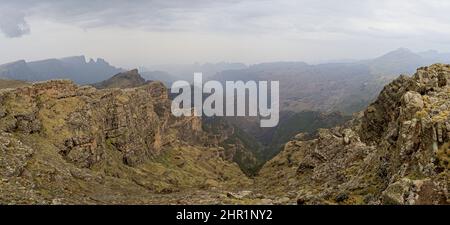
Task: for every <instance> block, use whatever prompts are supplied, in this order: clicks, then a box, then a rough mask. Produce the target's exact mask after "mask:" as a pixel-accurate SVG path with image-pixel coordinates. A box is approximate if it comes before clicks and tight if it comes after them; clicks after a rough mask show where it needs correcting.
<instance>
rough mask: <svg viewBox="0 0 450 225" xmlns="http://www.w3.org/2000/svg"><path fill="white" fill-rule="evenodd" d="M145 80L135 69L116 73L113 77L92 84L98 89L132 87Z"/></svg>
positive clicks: (140, 84)
mask: <svg viewBox="0 0 450 225" xmlns="http://www.w3.org/2000/svg"><path fill="white" fill-rule="evenodd" d="M146 83H147V82H146V81H145V79H144V78H142V77H141V75H140V74H139V72H138V70H137V69H134V70H131V71H128V72H123V73H118V74H116V75H114V76H113V77H111V78H109V79H107V80H104V81H102V82H99V83H96V84H93V85H92V86H94V87H96V88H98V89H106V88H132V87H139V86H142V85H144V84H146Z"/></svg>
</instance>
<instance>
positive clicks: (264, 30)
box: [0, 0, 450, 68]
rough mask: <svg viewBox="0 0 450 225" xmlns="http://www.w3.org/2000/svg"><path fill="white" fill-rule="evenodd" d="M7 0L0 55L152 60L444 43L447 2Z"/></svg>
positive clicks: (313, 56)
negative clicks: (0, 52)
mask: <svg viewBox="0 0 450 225" xmlns="http://www.w3.org/2000/svg"><path fill="white" fill-rule="evenodd" d="M346 3H347V4H342V3H339V2H336V1H320V2H318V1H311V0H302V1H293V0H282V1H279V2H277V4H273V2H271V1H256V0H230V1H221V2H217V1H216V2H211V1H206V0H196V1H189V2H184V1H160V0H156V1H133V2H125V1H119V0H115V1H109V2H108V3H107V4H104V3H103V4H102V2H101V1H74V0H63V1H52V0H45V1H36V0H25V1H20V2H18V1H10V0H5V1H2V2H1V3H0V31H1V32H0V49H2V53H3V54H1V55H0V64H3V63H8V62H12V61H16V60H19V59H25V60H27V61H34V60H40V59H46V58H60V57H66V56H74V55H86V57H87V58H104V59H106V60H107V61H108V62H110V63H111V64H112V65H115V66H118V67H123V68H135V67H140V66H146V67H148V66H151V65H161V64H192V63H196V62H198V63H206V62H212V63H215V62H239V63H245V64H247V65H249V64H256V63H263V62H273V61H303V62H307V63H317V62H326V61H334V60H344V59H345V60H346V59H350V60H361V59H368V58H374V57H377V56H380V55H383V54H385V53H387V52H389V51H392V50H395V49H397V48H399V47H406V48H408V49H411V50H412V51H414V52H420V51H426V50H429V49H435V50H438V51H440V52H450V42H449V40H450V23H449V22H450V21H449V20H450V18H449V17H448V16H447V13H448V11H449V9H450V2H447V1H438V0H433V1H422V0H416V1H406V0H400V1H387V0H383V1H372V0H369V1H356V0H351V1H347V2H346Z"/></svg>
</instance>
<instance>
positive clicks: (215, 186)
mask: <svg viewBox="0 0 450 225" xmlns="http://www.w3.org/2000/svg"><path fill="white" fill-rule="evenodd" d="M0 153H1V154H0V155H1V157H0V203H1V204H6V203H7V204H24V203H25V204H30V203H43V204H66V203H70V204H80V203H89V204H99V203H100V204H119V203H124V204H129V203H134V204H143V203H147V204H152V203H159V204H168V203H174V204H175V203H178V204H180V203H181V204H183V203H193V202H195V203H208V202H209V203H217V202H218V201H219V202H226V196H225V197H224V198H225V200H221V199H220V198H221V196H223V194H221V193H222V192H221V191H220V190H224V189H226V190H234V189H236V188H240V187H242V186H245V185H248V184H249V183H250V180H249V179H247V178H246V176H245V175H244V174H243V173H242V172H241V171H240V169H239V168H238V166H237V165H235V164H232V163H230V162H228V161H225V160H223V159H222V157H223V149H222V148H220V147H218V146H217V141H216V140H215V139H211V138H210V137H208V135H207V134H206V133H205V132H204V131H203V130H202V127H201V120H200V119H199V118H196V117H181V118H175V117H173V116H172V114H171V113H170V100H169V99H168V97H167V89H166V88H165V87H164V86H163V85H162V84H161V83H159V82H151V83H148V84H146V85H144V86H140V87H138V88H131V89H105V90H97V89H95V88H93V87H89V86H86V87H79V86H76V85H75V84H73V83H72V82H71V81H64V80H54V81H47V82H43V83H35V84H33V85H32V86H27V87H21V88H17V89H4V90H0ZM199 192H200V193H199ZM215 193H217V194H215ZM189 196H190V197H189Z"/></svg>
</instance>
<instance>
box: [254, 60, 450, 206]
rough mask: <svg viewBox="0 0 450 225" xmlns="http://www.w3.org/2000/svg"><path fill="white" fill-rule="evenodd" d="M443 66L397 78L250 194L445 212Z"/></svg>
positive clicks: (282, 157) (293, 146)
mask: <svg viewBox="0 0 450 225" xmlns="http://www.w3.org/2000/svg"><path fill="white" fill-rule="evenodd" d="M449 160H450V65H441V64H436V65H432V66H429V67H422V68H419V69H418V70H417V72H416V73H415V75H413V76H412V77H408V76H400V77H399V78H397V79H396V80H394V81H393V82H392V83H390V84H389V85H387V86H386V87H385V88H384V89H383V91H382V92H381V93H380V95H379V97H378V98H377V100H376V101H375V102H374V103H372V104H371V105H370V106H369V107H368V108H367V109H366V110H365V111H363V112H362V113H360V114H358V115H357V116H356V118H354V119H353V120H352V121H350V122H348V123H347V124H346V125H344V126H341V127H335V128H332V129H322V130H320V131H319V134H318V138H316V139H314V140H304V139H303V138H302V135H301V134H299V135H297V137H296V138H295V139H294V140H292V141H290V142H288V143H287V144H286V145H285V148H284V150H283V151H282V152H281V153H280V154H279V155H278V156H276V157H275V158H274V159H273V160H271V161H269V162H268V163H266V165H265V166H264V167H263V168H262V170H261V171H260V176H259V177H258V178H257V186H258V187H259V188H260V191H261V192H264V193H266V194H267V195H275V196H286V197H287V198H288V199H291V200H292V201H297V203H299V204H449V203H450V202H449V193H448V187H449V175H450V173H449V168H450V166H449Z"/></svg>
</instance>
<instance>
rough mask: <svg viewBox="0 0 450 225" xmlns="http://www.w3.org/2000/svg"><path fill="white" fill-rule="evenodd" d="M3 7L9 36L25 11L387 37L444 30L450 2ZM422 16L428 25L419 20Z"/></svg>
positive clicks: (175, 1) (43, 1) (66, 1)
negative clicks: (10, 12)
mask: <svg viewBox="0 0 450 225" xmlns="http://www.w3.org/2000/svg"><path fill="white" fill-rule="evenodd" d="M4 5H7V6H8V5H9V7H13V8H14V9H16V10H15V11H13V12H15V13H16V14H14V15H10V18H11V19H10V20H2V22H1V24H0V25H1V29H2V31H3V32H4V33H5V34H7V35H8V36H20V34H23V33H27V32H29V27H28V25H27V23H26V21H25V19H24V15H27V16H36V17H41V18H45V19H49V20H54V21H58V22H62V23H68V24H75V25H77V26H80V27H83V28H95V27H102V26H120V27H131V28H140V29H145V30H150V31H155V30H157V31H178V30H187V31H194V32H195V31H207V32H230V33H272V34H280V35H281V34H284V33H297V34H302V33H305V34H314V33H318V34H319V33H320V34H323V33H334V34H342V35H351V36H358V35H365V36H369V37H370V36H371V37H388V38H395V37H404V36H408V35H418V34H419V33H422V34H423V33H425V32H428V31H429V28H430V26H431V27H433V26H434V25H436V27H437V26H442V27H444V28H447V24H448V23H449V22H450V21H449V16H448V13H447V12H448V10H449V9H450V4H448V3H446V1H444V0H428V1H424V0H414V1H411V0H397V1H390V0H365V1H361V0H346V1H344V2H342V1H335V0H321V1H315V0H279V1H275V0H272V1H271V0H222V1H211V0H189V1H186V0H134V1H124V0H109V1H106V0H89V1H87V0H85V1H83V0H60V1H56V0H23V1H13V0H3V1H2V2H1V3H0V12H1V7H2V6H4ZM421 18H425V19H426V22H427V23H428V24H421V23H420V21H418V20H419V19H421ZM412 21H414V22H419V23H416V24H413V23H414V22H412ZM407 28H408V29H407ZM436 29H437V28H436Z"/></svg>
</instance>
